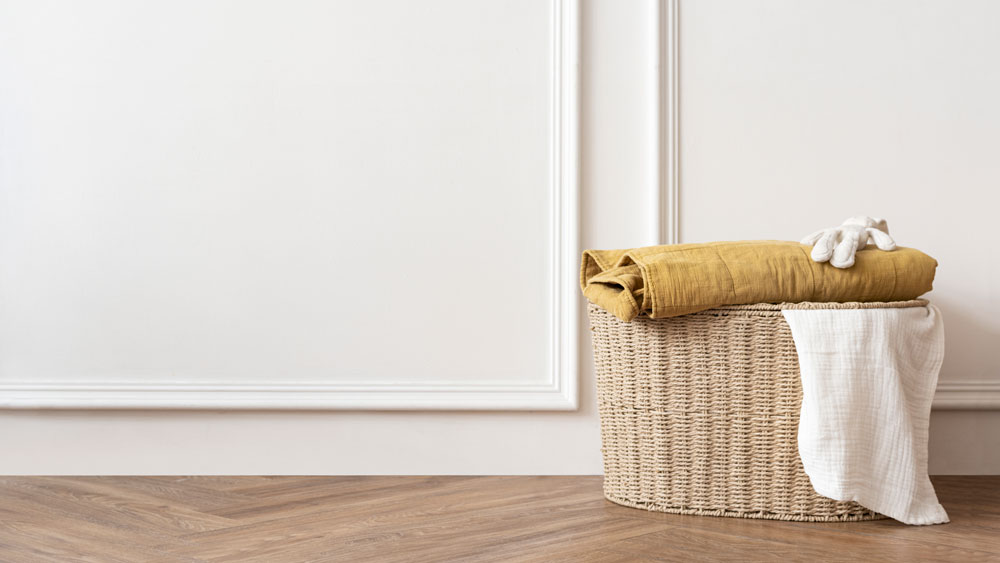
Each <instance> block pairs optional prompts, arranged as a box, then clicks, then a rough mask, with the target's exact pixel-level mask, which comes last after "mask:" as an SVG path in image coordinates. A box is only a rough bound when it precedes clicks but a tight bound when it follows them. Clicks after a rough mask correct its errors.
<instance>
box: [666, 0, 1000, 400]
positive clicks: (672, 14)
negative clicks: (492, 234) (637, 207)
mask: <svg viewBox="0 0 1000 563" xmlns="http://www.w3.org/2000/svg"><path fill="white" fill-rule="evenodd" d="M679 4H680V0H654V1H653V2H652V10H653V14H652V17H651V18H650V21H651V22H653V26H654V27H653V29H652V30H651V33H652V37H654V40H653V41H652V50H653V52H652V53H651V54H650V57H651V60H652V61H653V67H652V72H653V76H652V82H653V84H654V88H655V93H654V95H653V96H651V98H652V108H651V110H650V111H651V112H652V115H654V116H655V119H653V120H652V122H653V126H652V131H651V137H652V140H651V143H652V145H651V146H652V151H653V152H652V154H653V155H654V157H653V158H652V160H653V164H652V171H651V181H650V186H651V187H652V189H651V194H650V209H651V215H652V216H651V217H650V225H651V229H650V230H651V232H650V235H649V237H650V240H651V243H652V244H677V243H679V242H680V230H679V225H680V207H679V201H680V153H679V149H680V114H679V108H680V89H679V87H680V82H679V77H680V74H679V71H680V62H679V54H680V28H679V9H680V6H679ZM933 408H934V409H936V410H985V409H989V410H994V409H1000V380H998V381H973V380H968V381H967V380H956V381H948V382H942V383H939V384H938V388H937V393H936V394H935V397H934V405H933Z"/></svg>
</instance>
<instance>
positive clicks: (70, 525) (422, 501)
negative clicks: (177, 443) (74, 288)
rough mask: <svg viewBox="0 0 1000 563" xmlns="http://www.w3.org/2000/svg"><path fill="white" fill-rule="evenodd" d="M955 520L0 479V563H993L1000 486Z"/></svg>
mask: <svg viewBox="0 0 1000 563" xmlns="http://www.w3.org/2000/svg"><path fill="white" fill-rule="evenodd" d="M934 484H935V486H936V488H937V491H938V495H939V497H940V499H941V502H942V504H943V505H944V506H945V508H946V509H947V510H948V513H949V515H950V516H951V519H952V522H951V523H950V524H945V525H939V526H930V527H910V526H904V525H902V524H899V523H897V522H895V521H891V520H883V521H876V522H859V523H844V524H809V523H788V522H773V521H761V520H744V519H731V518H711V517H700V516H677V515H669V514H657V513H650V512H646V511H643V510H635V509H631V508H625V507H622V506H618V505H615V504H612V503H610V502H607V501H605V500H604V499H603V498H602V496H601V480H600V477H0V561H4V562H7V561H11V562H18V563H20V562H31V561H59V562H69V561H122V562H129V563H132V562H142V561H268V562H285V561H406V562H420V561H774V560H785V561H789V560H791V561H907V562H908V561H1000V477H938V478H935V479H934Z"/></svg>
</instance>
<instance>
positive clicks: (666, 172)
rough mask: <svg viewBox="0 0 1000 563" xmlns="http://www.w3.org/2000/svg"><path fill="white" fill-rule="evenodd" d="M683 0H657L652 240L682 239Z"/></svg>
mask: <svg viewBox="0 0 1000 563" xmlns="http://www.w3.org/2000/svg"><path fill="white" fill-rule="evenodd" d="M678 4H679V0H654V2H652V5H653V14H652V17H651V18H650V21H651V22H653V26H654V29H653V30H652V31H651V36H652V37H653V41H652V42H651V44H652V53H650V59H651V60H652V62H653V64H652V72H653V76H652V77H651V81H652V83H653V84H654V88H655V93H654V95H652V96H651V100H652V107H651V108H650V112H651V115H652V116H653V119H651V120H650V121H651V124H652V131H651V137H652V141H651V146H652V154H653V157H652V161H653V164H652V168H653V170H652V181H651V185H652V186H653V190H652V197H651V201H650V210H651V212H652V218H651V220H650V225H652V232H651V233H650V239H651V241H652V244H677V243H678V242H680V234H679V233H680V231H679V225H680V217H679V206H678V201H679V200H678V198H679V194H680V176H679V173H680V167H679V164H680V153H679V152H678V151H679V149H680V144H679V140H680V113H679V112H678V110H679V102H680V91H679V87H680V82H679V80H678V79H679V77H680V75H679V71H680V66H679V64H680V63H679V58H678V57H679V53H680V29H679V25H678V24H679V19H678V15H679V11H678V10H679V6H678Z"/></svg>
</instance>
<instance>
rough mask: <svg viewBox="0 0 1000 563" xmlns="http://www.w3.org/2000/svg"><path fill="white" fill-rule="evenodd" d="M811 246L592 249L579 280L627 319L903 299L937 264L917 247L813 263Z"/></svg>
mask: <svg viewBox="0 0 1000 563" xmlns="http://www.w3.org/2000/svg"><path fill="white" fill-rule="evenodd" d="M811 250H812V248H811V247H809V246H806V245H803V244H799V243H797V242H787V241H775V240H760V241H741V242H712V243H705V244H673V245H668V246H650V247H646V248H635V249H632V250H587V251H586V252H584V253H583V266H582V268H581V271H580V285H581V286H582V287H583V294H584V296H586V297H587V299H589V300H590V301H592V302H594V303H595V304H597V305H599V306H601V307H603V308H604V309H607V310H608V311H610V312H611V313H612V314H614V315H615V316H616V317H618V318H619V319H622V320H623V321H630V320H632V319H634V318H635V317H637V316H638V315H639V314H640V313H641V312H646V313H648V314H649V316H651V317H653V318H660V317H674V316H677V315H685V314H687V313H694V312H696V311H703V310H705V309H711V308H712V307H718V306H719V305H743V304H747V303H783V302H799V301H817V302H840V303H844V302H850V301H905V300H908V299H915V298H917V297H919V296H921V295H923V294H924V293H927V292H928V291H930V290H931V286H932V283H933V282H934V270H935V268H937V261H936V260H934V259H933V258H931V257H930V256H928V255H926V254H924V253H923V252H920V251H919V250H915V249H912V248H902V247H899V248H896V250H893V251H891V252H886V251H884V250H878V249H875V248H871V249H864V250H860V251H858V253H857V257H856V259H855V263H854V266H853V267H851V268H847V269H840V268H834V267H832V266H830V265H829V264H823V263H817V262H813V260H812V258H811V257H810V256H809V253H810V251H811Z"/></svg>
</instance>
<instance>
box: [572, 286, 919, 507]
mask: <svg viewBox="0 0 1000 563" xmlns="http://www.w3.org/2000/svg"><path fill="white" fill-rule="evenodd" d="M926 303H927V302H926V301H923V300H916V301H905V302H895V303H798V304H782V305H770V304H758V305H740V306H729V307H720V308H717V309H711V310H708V311H702V312H699V313H694V314H690V315H684V316H680V317H673V318H667V319H650V318H648V317H645V316H642V317H639V318H637V319H635V320H633V321H632V322H628V323H626V322H623V321H620V320H618V319H617V318H615V317H614V316H613V315H612V314H610V313H608V312H607V311H605V310H603V309H601V308H600V307H597V306H596V305H593V304H591V305H590V309H589V312H590V323H591V330H592V333H593V340H594V359H595V363H596V366H597V400H598V405H599V409H600V416H601V440H602V444H603V447H602V451H603V455H604V495H605V496H606V497H607V498H608V500H611V501H613V502H616V503H618V504H623V505H625V506H631V507H634V508H644V509H646V510H654V511H660V512H671V513H678V514H701V515H711V516H732V517H742V518H766V519H773V520H798V521H859V520H875V519H880V518H883V516H881V515H879V514H877V513H874V512H871V511H870V510H868V509H866V508H864V507H863V506H861V505H859V504H857V503H854V502H838V501H834V500H831V499H828V498H826V497H822V496H820V495H818V494H817V493H816V492H815V491H814V490H813V488H812V485H811V484H810V482H809V477H808V476H806V474H805V470H804V469H803V468H802V462H801V460H800V459H799V452H798V445H797V431H798V421H799V407H800V405H801V401H802V385H801V382H800V380H799V363H798V356H797V355H796V352H795V344H794V342H793V341H792V334H791V331H790V330H789V328H788V324H787V323H786V322H785V319H784V317H783V316H782V314H781V310H782V309H791V308H796V309H831V308H835V309H860V308H865V309H868V308H890V307H891V308H895V307H918V306H923V305H926Z"/></svg>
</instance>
